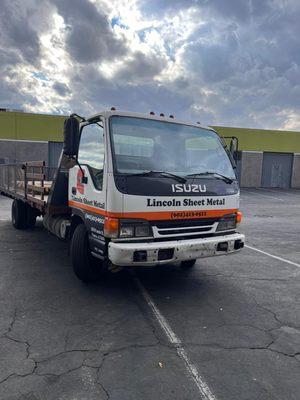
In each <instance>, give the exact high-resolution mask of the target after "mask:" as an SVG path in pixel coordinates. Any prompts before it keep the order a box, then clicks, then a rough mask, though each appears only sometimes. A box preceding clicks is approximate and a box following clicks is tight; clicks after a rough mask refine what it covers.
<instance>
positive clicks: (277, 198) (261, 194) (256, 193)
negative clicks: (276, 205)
mask: <svg viewBox="0 0 300 400" xmlns="http://www.w3.org/2000/svg"><path fill="white" fill-rule="evenodd" d="M247 193H251V194H254V195H255V196H256V197H258V196H262V197H267V198H268V199H275V200H279V201H284V200H283V199H281V198H279V197H275V196H269V195H267V194H263V193H260V192H259V191H257V192H252V191H251V190H247V191H245V190H244V191H243V192H242V196H243V195H247Z"/></svg>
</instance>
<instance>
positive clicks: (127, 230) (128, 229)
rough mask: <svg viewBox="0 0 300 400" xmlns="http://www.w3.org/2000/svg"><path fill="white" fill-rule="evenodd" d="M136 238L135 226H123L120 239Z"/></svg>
mask: <svg viewBox="0 0 300 400" xmlns="http://www.w3.org/2000/svg"><path fill="white" fill-rule="evenodd" d="M132 236H134V226H126V225H125V226H121V228H120V237H132Z"/></svg>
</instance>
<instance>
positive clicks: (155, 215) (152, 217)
mask: <svg viewBox="0 0 300 400" xmlns="http://www.w3.org/2000/svg"><path fill="white" fill-rule="evenodd" d="M69 206H70V207H74V208H80V209H82V210H85V211H90V212H91V213H94V214H99V215H103V216H105V217H111V218H141V219H146V220H148V221H157V220H170V219H199V218H215V217H223V215H226V214H233V213H236V212H237V211H238V210H237V209H236V208H232V209H225V210H186V211H182V210H177V211H140V212H111V211H105V210H101V209H100V208H97V207H93V206H89V205H86V204H82V203H79V202H78V201H73V200H70V201H69Z"/></svg>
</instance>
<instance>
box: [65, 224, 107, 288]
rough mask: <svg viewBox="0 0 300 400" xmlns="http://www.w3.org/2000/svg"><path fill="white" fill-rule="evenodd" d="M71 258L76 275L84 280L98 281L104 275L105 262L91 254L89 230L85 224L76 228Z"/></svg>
mask: <svg viewBox="0 0 300 400" xmlns="http://www.w3.org/2000/svg"><path fill="white" fill-rule="evenodd" d="M70 253H71V260H72V266H73V270H74V273H75V275H76V276H77V278H78V279H80V280H81V281H83V282H95V281H98V280H99V279H100V278H101V276H102V275H103V272H104V271H103V270H104V268H103V263H102V262H101V261H100V260H97V259H96V258H95V257H93V256H92V255H91V254H90V251H89V244H88V232H87V229H86V227H85V225H84V224H79V225H77V227H76V228H75V231H74V234H73V236H72V241H71V251H70Z"/></svg>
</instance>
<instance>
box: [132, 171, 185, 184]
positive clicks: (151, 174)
mask: <svg viewBox="0 0 300 400" xmlns="http://www.w3.org/2000/svg"><path fill="white" fill-rule="evenodd" d="M126 175H127V176H156V175H160V176H167V177H170V178H174V179H176V180H177V181H178V182H182V183H185V182H186V179H185V178H184V177H183V176H180V175H175V174H172V173H171V172H166V171H145V172H137V173H133V174H126Z"/></svg>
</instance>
